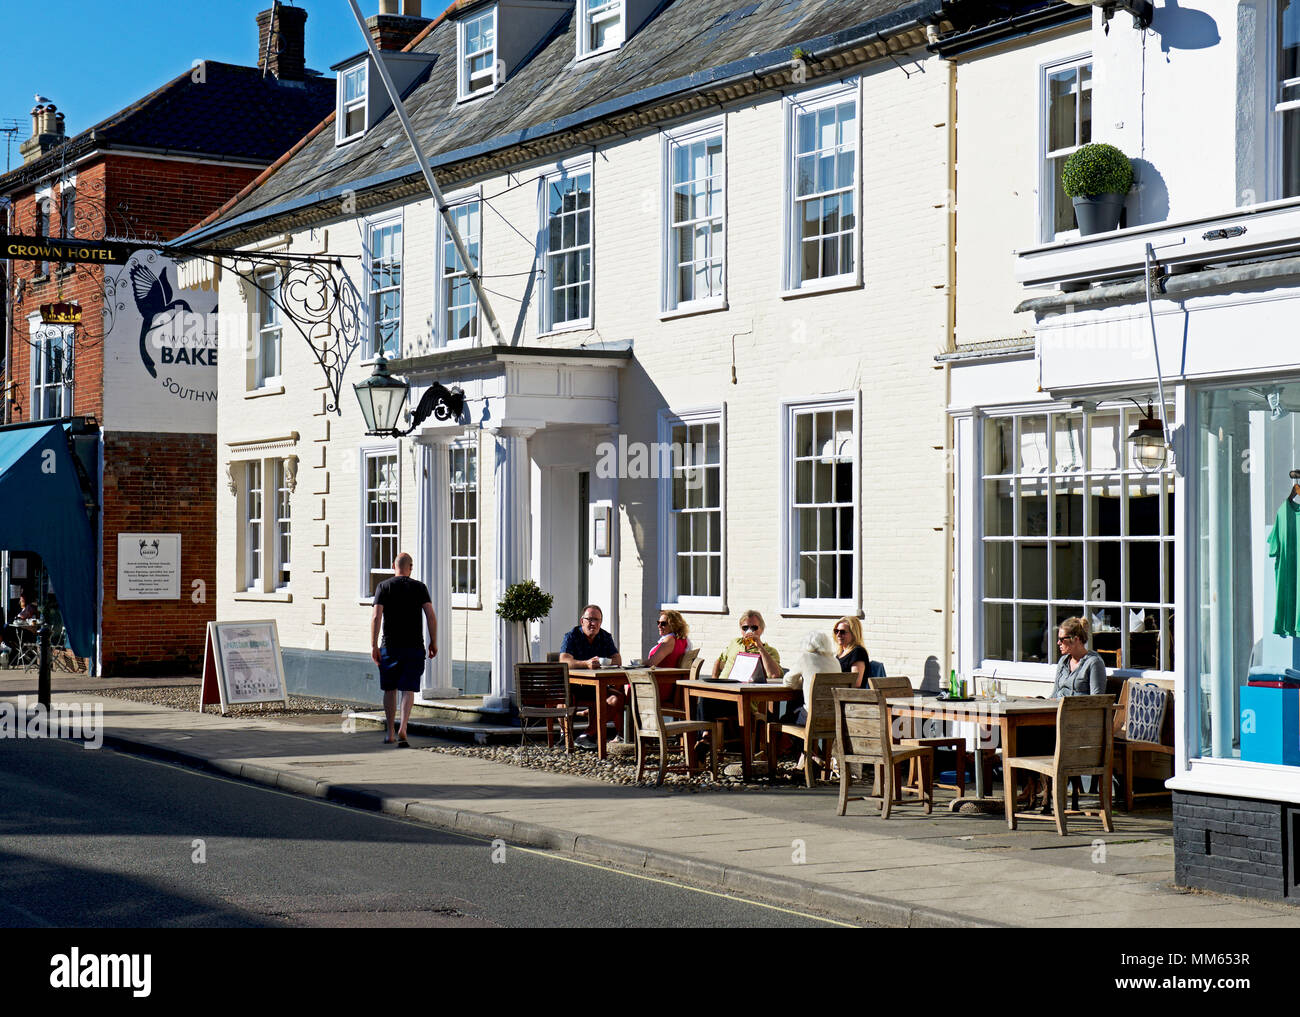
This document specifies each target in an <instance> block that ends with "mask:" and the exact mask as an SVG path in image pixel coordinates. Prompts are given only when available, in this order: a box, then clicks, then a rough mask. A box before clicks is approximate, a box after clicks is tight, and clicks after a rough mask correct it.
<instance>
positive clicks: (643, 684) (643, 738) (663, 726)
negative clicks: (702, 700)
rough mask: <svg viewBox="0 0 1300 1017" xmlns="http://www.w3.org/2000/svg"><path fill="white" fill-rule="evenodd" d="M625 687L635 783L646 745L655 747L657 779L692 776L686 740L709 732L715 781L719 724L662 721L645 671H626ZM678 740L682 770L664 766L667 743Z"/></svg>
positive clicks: (692, 758) (691, 752) (654, 689)
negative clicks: (683, 761)
mask: <svg viewBox="0 0 1300 1017" xmlns="http://www.w3.org/2000/svg"><path fill="white" fill-rule="evenodd" d="M627 680H628V683H629V684H630V685H631V687H632V731H633V738H634V740H635V741H636V779H637V780H638V781H639V780H640V779H641V776H642V774H644V773H645V754H646V742H648V741H657V742H658V743H659V779H658V780H657V781H656V783H657V784H662V783H663V782H664V774H665V773H666V772H667V771H668V770H669V769H672V770H673V772H674V773H678V772H682V771H683V769H684V771H685V772H686V773H692V772H694V771H695V770H696V769H699V768H698V767H697V766H696V765H695V748H694V746H693V744H692V740H691V738H689V737H688V736H689V735H691V734H693V733H695V732H697V731H698V732H705V731H707V732H709V733H710V735H711V737H710V739H709V759H710V762H711V765H712V768H713V779H714V780H717V779H718V752H719V751H721V745H722V721H720V720H664V711H663V710H662V709H661V708H660V705H659V685H658V683H657V682H656V681H655V679H654V676H653V675H652V674H650V672H649V671H629V672H628V675H627ZM670 738H681V740H682V754H683V755H684V756H685V757H686V766H685V767H684V768H683V767H677V766H675V767H671V768H670V767H669V766H668V739H670Z"/></svg>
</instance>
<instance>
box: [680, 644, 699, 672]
mask: <svg viewBox="0 0 1300 1017" xmlns="http://www.w3.org/2000/svg"><path fill="white" fill-rule="evenodd" d="M699 659H700V649H699V647H698V646H697V647H696V648H695V649H693V650H687V651H686V652H685V653H683V654H682V659H681V660H679V661H678V662H677V666H678V667H691V666H692V665H694V663H695V662H696V661H697V660H699Z"/></svg>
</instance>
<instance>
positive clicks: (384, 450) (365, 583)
mask: <svg viewBox="0 0 1300 1017" xmlns="http://www.w3.org/2000/svg"><path fill="white" fill-rule="evenodd" d="M357 454H358V456H359V459H360V466H361V469H360V472H359V473H358V477H359V478H360V482H359V483H358V484H357V492H358V495H359V501H360V513H359V515H358V517H357V521H358V524H359V525H358V532H359V540H360V547H361V553H360V554H359V555H358V556H357V558H358V560H359V562H360V564H361V572H360V575H359V576H358V581H359V590H358V593H359V596H360V598H361V600H362V602H364V603H367V604H369V603H372V602H373V600H374V592H373V591H372V590H371V588H370V580H371V578H372V577H373V576H374V574H375V573H377V572H385V573H387V575H386V576H384V578H388V576H391V575H392V568H393V562H392V560H389V561H386V562H375V561H373V560H372V556H371V548H370V535H371V528H372V526H371V523H370V520H369V516H368V513H367V508H368V501H369V498H368V495H369V489H368V488H367V486H366V484H367V479H368V477H369V467H370V460H372V459H381V458H389V457H391V458H392V459H393V460H394V462H395V465H396V470H395V474H396V478H397V500H396V506H397V518H396V519H395V520H394V521H393V524H392V525H393V526H394V532H395V535H396V544H395V546H396V548H397V549H398V550H397V551H395V552H394V554H393V558H396V557H397V553H398V552H400V549H401V543H402V452H401V448H400V447H399V446H398V445H397V443H395V442H394V443H389V444H381V445H365V446H362V447H361V448H359V449H358V450H357ZM375 525H376V526H377V525H381V524H375ZM383 525H387V524H383ZM379 582H383V579H380V580H379ZM376 585H377V584H376Z"/></svg>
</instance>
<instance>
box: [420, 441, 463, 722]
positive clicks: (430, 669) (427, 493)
mask: <svg viewBox="0 0 1300 1017" xmlns="http://www.w3.org/2000/svg"><path fill="white" fill-rule="evenodd" d="M450 441H451V437H450V436H447V437H444V436H441V435H438V436H434V437H431V438H429V439H426V440H425V441H422V442H421V444H419V445H417V446H416V447H417V448H418V449H419V477H420V484H419V498H418V512H419V524H418V525H419V534H420V544H419V547H420V561H419V572H418V576H419V578H420V579H422V580H424V584H425V585H426V586H427V587H428V588H429V599H430V600H431V601H432V602H433V613H434V617H436V618H437V619H438V656H436V657H435V658H434V659H433V660H430V661H427V662H426V664H425V667H424V680H423V681H422V682H421V683H420V698H421V699H424V700H435V699H447V698H449V697H452V696H457V695H459V694H460V693H459V692H457V691H456V689H455V688H453V687H452V676H451V661H452V652H451V646H452V639H451V636H452V632H451V491H450V488H451V462H450V457H449V455H448V445H449V443H450ZM426 442H427V443H426Z"/></svg>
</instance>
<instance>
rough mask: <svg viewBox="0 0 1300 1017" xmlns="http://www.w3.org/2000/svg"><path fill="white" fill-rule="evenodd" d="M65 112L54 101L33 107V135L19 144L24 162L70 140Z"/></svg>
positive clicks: (36, 157) (34, 158)
mask: <svg viewBox="0 0 1300 1017" xmlns="http://www.w3.org/2000/svg"><path fill="white" fill-rule="evenodd" d="M66 130H67V128H66V127H65V126H64V122H63V114H62V113H60V112H59V110H58V107H57V106H55V105H54V103H52V102H43V103H37V104H36V105H35V106H34V107H32V136H31V137H30V138H28V139H27V140H26V141H24V142H23V143H22V144H21V145H19V146H18V151H19V153H20V154H21V155H22V157H23V162H24V163H29V162H32V161H33V160H36V159H39V158H40V157H41V156H43V155H44V154H45V153H46V152H49V151H51V150H52V149H55V148H57V147H58V146H59V145H62V144H63V143H64V142H65V141H67V140H68V138H67V134H66Z"/></svg>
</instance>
